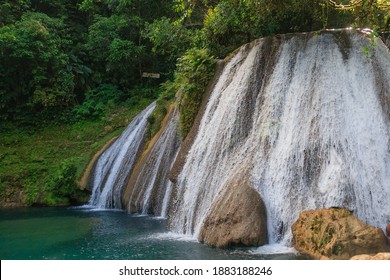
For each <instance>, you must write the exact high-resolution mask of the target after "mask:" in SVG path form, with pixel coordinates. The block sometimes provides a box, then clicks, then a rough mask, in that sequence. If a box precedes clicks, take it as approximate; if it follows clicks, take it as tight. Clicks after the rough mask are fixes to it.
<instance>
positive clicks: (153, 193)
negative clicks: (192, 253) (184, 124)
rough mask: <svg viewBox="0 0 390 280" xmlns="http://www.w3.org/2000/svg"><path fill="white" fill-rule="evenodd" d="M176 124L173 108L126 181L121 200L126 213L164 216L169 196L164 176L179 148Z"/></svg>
mask: <svg viewBox="0 0 390 280" xmlns="http://www.w3.org/2000/svg"><path fill="white" fill-rule="evenodd" d="M178 124H179V114H178V110H177V108H176V107H174V108H173V109H172V110H171V112H170V113H169V114H168V116H167V123H166V124H165V127H163V129H162V131H161V134H159V135H156V138H157V140H156V141H155V143H151V144H150V145H151V146H152V147H151V148H150V149H149V151H148V153H147V155H146V156H145V157H144V159H143V160H142V161H141V164H140V167H139V168H135V169H134V172H133V174H132V177H131V178H130V181H129V189H127V190H126V194H125V196H126V197H125V198H124V200H125V201H126V204H127V209H128V211H129V212H137V213H141V214H153V215H155V216H161V217H166V216H167V212H168V208H169V202H170V198H171V193H172V183H171V181H169V179H168V173H169V170H170V169H171V166H172V164H173V162H174V161H175V158H176V155H177V153H178V150H179V146H180V141H179V137H178ZM152 142H153V140H152ZM127 193H129V194H127ZM127 196H129V198H128V201H127Z"/></svg>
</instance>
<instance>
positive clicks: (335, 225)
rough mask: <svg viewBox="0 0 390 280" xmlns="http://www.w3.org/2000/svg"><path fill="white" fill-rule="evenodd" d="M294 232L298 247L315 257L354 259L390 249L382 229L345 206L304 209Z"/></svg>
mask: <svg viewBox="0 0 390 280" xmlns="http://www.w3.org/2000/svg"><path fill="white" fill-rule="evenodd" d="M292 233H293V246H294V247H295V249H296V250H298V251H299V252H300V253H303V254H307V255H309V256H311V257H313V258H315V259H321V258H322V257H327V258H329V259H350V258H351V257H352V256H355V255H361V254H367V255H371V254H377V253H379V252H390V247H389V246H388V245H387V244H386V242H387V241H386V237H385V234H384V232H383V231H382V230H381V229H379V228H375V227H372V226H369V225H367V224H365V223H364V222H362V221H360V220H359V219H358V218H356V217H355V216H353V215H352V213H351V212H350V211H349V210H347V209H342V208H330V209H319V210H307V211H303V212H301V213H300V215H299V218H298V220H297V221H296V222H295V223H294V224H293V225H292Z"/></svg>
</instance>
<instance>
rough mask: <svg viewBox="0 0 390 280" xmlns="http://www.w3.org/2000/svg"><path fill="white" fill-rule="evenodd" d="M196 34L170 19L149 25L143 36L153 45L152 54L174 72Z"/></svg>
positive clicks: (162, 19) (156, 21) (157, 20)
mask: <svg viewBox="0 0 390 280" xmlns="http://www.w3.org/2000/svg"><path fill="white" fill-rule="evenodd" d="M193 33H194V32H191V31H190V30H188V29H186V28H185V27H184V26H183V25H181V24H178V23H177V22H173V21H172V20H171V19H168V18H165V17H163V18H161V19H156V20H154V21H153V23H151V24H147V25H146V27H145V30H144V33H143V36H144V37H145V38H147V39H149V40H150V41H151V43H152V44H153V47H152V52H153V53H154V54H155V55H157V56H158V57H159V58H160V59H159V60H163V63H165V64H167V67H166V68H167V70H168V71H173V69H174V66H175V65H176V60H177V58H178V57H180V56H181V55H182V54H183V53H184V52H185V50H186V49H187V48H188V46H189V45H190V44H191V40H192V35H193Z"/></svg>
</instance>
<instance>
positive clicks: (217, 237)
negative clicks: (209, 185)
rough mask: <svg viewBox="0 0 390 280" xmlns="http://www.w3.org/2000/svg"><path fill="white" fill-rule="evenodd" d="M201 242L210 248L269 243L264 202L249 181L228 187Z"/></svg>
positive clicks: (237, 182) (236, 182) (205, 223)
mask: <svg viewBox="0 0 390 280" xmlns="http://www.w3.org/2000/svg"><path fill="white" fill-rule="evenodd" d="M199 240H200V241H201V242H204V243H206V244H208V245H210V246H215V247H219V248H226V247H229V246H232V245H244V246H261V245H263V244H265V243H266V242H267V220H266V211H265V207H264V203H263V201H262V199H261V197H260V195H259V193H258V192H257V191H255V190H254V189H253V188H252V187H251V186H250V184H249V182H247V181H241V182H240V181H238V180H235V181H234V182H231V183H229V184H228V186H226V188H224V191H223V192H222V193H221V194H220V195H219V197H218V199H217V201H216V203H215V204H214V206H213V208H212V209H211V211H210V212H209V214H208V216H207V217H206V219H205V221H204V223H203V226H202V228H201V232H200V235H199Z"/></svg>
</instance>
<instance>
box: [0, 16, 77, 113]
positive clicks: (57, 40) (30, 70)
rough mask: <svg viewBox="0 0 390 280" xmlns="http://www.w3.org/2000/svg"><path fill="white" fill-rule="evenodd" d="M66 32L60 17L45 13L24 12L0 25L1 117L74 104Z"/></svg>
mask: <svg viewBox="0 0 390 280" xmlns="http://www.w3.org/2000/svg"><path fill="white" fill-rule="evenodd" d="M66 34H67V30H66V26H65V25H64V24H63V21H62V20H61V19H57V18H51V17H49V16H47V15H45V14H42V13H31V12H30V13H25V14H24V15H23V16H22V18H21V19H20V20H19V21H17V22H16V23H15V24H14V25H7V26H4V27H2V28H0V53H1V57H0V65H1V66H2V67H1V68H0V102H1V104H2V107H1V108H0V110H1V111H0V114H1V116H2V118H7V119H10V118H11V119H12V118H14V117H15V116H16V115H18V114H23V113H26V112H27V111H29V112H34V110H39V109H42V108H49V107H66V106H70V105H71V104H73V102H74V93H73V89H74V85H75V84H74V75H73V73H72V71H71V69H69V68H68V65H69V55H68V54H67V53H66V50H67V49H68V48H69V45H70V44H71V40H70V38H68V37H67V35H66Z"/></svg>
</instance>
